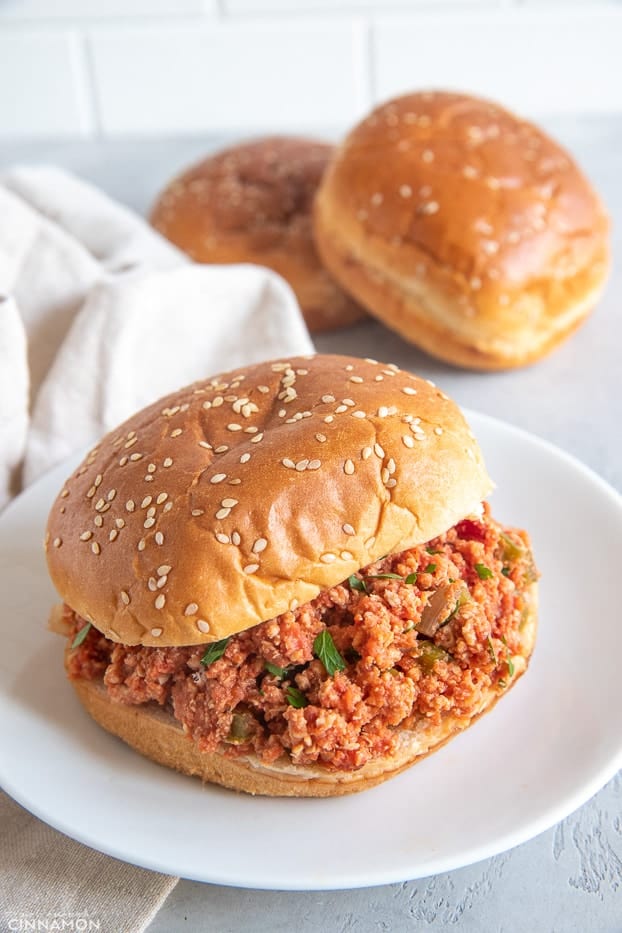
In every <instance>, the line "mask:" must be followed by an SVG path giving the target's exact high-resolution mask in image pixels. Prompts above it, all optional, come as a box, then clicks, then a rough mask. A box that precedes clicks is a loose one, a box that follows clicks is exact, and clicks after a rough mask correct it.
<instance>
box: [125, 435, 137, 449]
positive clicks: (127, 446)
mask: <svg viewBox="0 0 622 933" xmlns="http://www.w3.org/2000/svg"><path fill="white" fill-rule="evenodd" d="M137 441H138V438H137V437H133V438H132V439H131V440H129V441H127V442H126V443H125V444H124V445H123V446H124V447H125V449H126V450H129V449H130V447H133V446H134V444H135V443H136V442H137Z"/></svg>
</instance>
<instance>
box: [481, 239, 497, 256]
mask: <svg viewBox="0 0 622 933" xmlns="http://www.w3.org/2000/svg"><path fill="white" fill-rule="evenodd" d="M482 247H483V249H484V252H485V253H488V255H489V256H494V255H495V253H498V252H499V244H498V243H497V241H496V240H484V242H483V243H482Z"/></svg>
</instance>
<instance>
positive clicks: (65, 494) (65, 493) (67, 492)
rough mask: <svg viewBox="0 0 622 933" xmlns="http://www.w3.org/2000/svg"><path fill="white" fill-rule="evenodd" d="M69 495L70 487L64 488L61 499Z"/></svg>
mask: <svg viewBox="0 0 622 933" xmlns="http://www.w3.org/2000/svg"><path fill="white" fill-rule="evenodd" d="M68 495H69V490H68V489H63V491H62V492H61V494H60V497H61V499H66V498H67V496H68Z"/></svg>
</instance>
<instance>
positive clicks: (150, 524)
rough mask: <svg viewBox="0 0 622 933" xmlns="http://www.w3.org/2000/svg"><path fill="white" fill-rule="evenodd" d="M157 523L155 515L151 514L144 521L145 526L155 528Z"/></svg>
mask: <svg viewBox="0 0 622 933" xmlns="http://www.w3.org/2000/svg"><path fill="white" fill-rule="evenodd" d="M154 525H155V518H154V517H153V515H150V516H149V518H146V519H145V521H144V522H143V528H153V526H154Z"/></svg>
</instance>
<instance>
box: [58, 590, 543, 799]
mask: <svg viewBox="0 0 622 933" xmlns="http://www.w3.org/2000/svg"><path fill="white" fill-rule="evenodd" d="M527 595H528V605H529V615H528V618H527V619H526V621H525V623H524V624H523V627H522V630H521V636H522V637H521V650H520V652H519V653H517V654H515V655H514V656H513V658H512V660H513V675H512V677H511V678H508V680H507V682H506V686H505V687H504V688H499V687H491V688H489V689H488V690H486V691H484V692H483V693H482V696H481V700H480V702H479V703H478V704H477V706H475V707H474V708H473V709H472V710H471V711H470V713H469V715H467V716H465V715H457V714H455V713H452V712H451V711H450V712H447V713H446V714H444V715H443V716H442V718H441V721H440V723H435V722H432V721H431V720H427V719H423V720H422V721H421V723H420V724H419V725H418V726H417V728H416V729H413V730H407V729H398V732H399V735H398V739H397V742H396V743H395V748H394V750H393V752H392V753H391V754H390V755H385V756H381V757H379V758H376V759H374V760H373V761H370V762H368V763H367V764H365V765H364V766H363V767H362V768H360V769H358V770H356V771H336V770H329V769H328V768H324V767H322V766H318V765H316V766H309V765H295V764H293V763H292V762H291V761H289V762H288V761H286V760H283V761H281V760H278V761H276V762H274V763H272V764H270V765H266V764H264V763H262V762H261V760H260V759H259V758H258V757H256V756H254V755H247V756H243V757H237V758H231V757H228V756H226V755H225V754H222V753H220V752H201V751H200V750H199V749H198V747H197V746H196V744H195V743H194V742H193V741H192V739H190V738H189V737H188V736H187V735H186V733H185V732H184V731H183V729H182V727H181V726H180V725H179V723H178V722H177V720H176V719H174V718H173V716H172V715H171V714H170V713H168V712H167V711H166V710H164V709H162V708H161V707H159V706H158V705H157V704H155V703H149V704H144V705H140V706H131V705H126V704H123V703H118V702H114V701H113V700H111V699H110V697H109V696H108V693H107V691H106V688H105V687H104V685H103V682H102V681H87V680H72V681H71V683H72V686H73V687H74V689H75V691H76V694H77V696H78V699H79V700H80V702H81V704H82V705H83V706H84V708H85V709H86V711H87V712H88V713H89V715H90V716H92V718H93V719H94V720H95V721H96V722H97V723H98V724H99V725H100V726H102V727H103V728H104V729H105V730H106V731H107V732H110V733H112V734H113V735H116V736H118V737H119V738H120V739H122V740H123V741H124V742H126V743H127V744H128V745H130V746H131V747H132V748H134V749H135V750H136V751H138V752H140V754H141V755H144V756H145V757H146V758H150V759H151V760H152V761H155V762H157V763H158V764H161V765H165V766H166V767H168V768H173V769H174V770H176V771H180V772H182V773H183V774H187V775H192V776H196V777H200V778H201V780H202V781H204V782H209V783H213V784H219V785H221V786H223V787H227V788H230V789H232V790H237V791H243V792H245V793H248V794H258V795H263V796H268V797H336V796H341V795H343V794H349V793H355V792H357V791H362V790H367V789H368V788H371V787H374V786H375V785H376V784H380V783H382V782H383V781H385V780H387V779H388V778H390V777H394V776H395V775H397V774H399V773H400V772H401V771H403V770H404V769H406V768H408V767H409V766H410V765H412V764H414V763H415V762H416V761H417V760H418V759H420V758H423V757H425V756H426V755H429V754H430V753H431V752H433V751H435V750H436V749H438V748H440V747H441V746H442V745H444V744H445V743H446V742H448V741H449V740H450V739H451V738H453V737H454V736H455V735H457V734H458V733H459V732H462V731H463V730H464V729H466V728H467V727H468V726H470V725H471V724H472V723H473V722H474V721H475V720H476V719H477V718H479V716H481V715H482V714H483V713H485V712H487V711H488V710H490V709H492V707H493V706H494V705H495V703H496V702H497V700H498V699H500V698H501V697H503V696H504V695H505V694H506V693H507V692H508V690H509V689H510V687H512V686H514V684H515V683H516V681H517V680H518V679H519V677H521V675H522V674H523V673H524V672H525V671H526V669H527V665H528V663H529V658H530V655H531V653H532V651H533V647H534V643H535V638H536V629H537V584H535V583H534V584H532V585H531V587H530V590H529V591H528V594H526V597H527ZM526 601H527V599H526Z"/></svg>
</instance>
